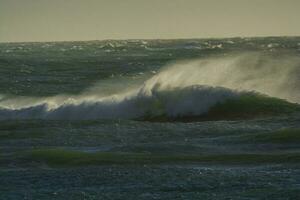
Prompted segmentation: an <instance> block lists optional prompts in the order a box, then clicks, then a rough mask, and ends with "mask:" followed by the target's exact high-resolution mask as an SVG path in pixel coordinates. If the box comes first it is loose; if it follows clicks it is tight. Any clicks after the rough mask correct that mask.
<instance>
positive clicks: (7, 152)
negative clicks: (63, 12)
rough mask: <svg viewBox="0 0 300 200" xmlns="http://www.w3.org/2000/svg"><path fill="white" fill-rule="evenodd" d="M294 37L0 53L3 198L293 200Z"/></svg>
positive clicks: (36, 47) (298, 50)
mask: <svg viewBox="0 0 300 200" xmlns="http://www.w3.org/2000/svg"><path fill="white" fill-rule="evenodd" d="M299 103H300V37H261V38H225V39H180V40H179V39H178V40H105V41H74V42H32V43H30V42H29V43H0V199H5V200H10V199H64V200H65V199H72V200H76V199H107V200H108V199H120V200H125V199H129V200H131V199H163V200H167V199H172V200H175V199H243V200H245V199H272V200H273V199H299V198H300V168H299V167H300V105H299Z"/></svg>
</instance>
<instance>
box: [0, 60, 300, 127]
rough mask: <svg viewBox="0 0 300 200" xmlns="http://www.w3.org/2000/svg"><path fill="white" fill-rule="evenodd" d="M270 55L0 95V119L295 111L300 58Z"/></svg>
mask: <svg viewBox="0 0 300 200" xmlns="http://www.w3.org/2000/svg"><path fill="white" fill-rule="evenodd" d="M274 59H275V58H271V57H268V56H266V55H258V54H247V55H245V54H243V55H238V56H233V57H232V56H231V57H222V58H221V57H220V58H210V59H204V60H198V61H192V62H184V63H176V64H173V65H170V66H167V67H165V68H164V69H163V70H161V72H160V73H158V74H156V75H154V76H153V77H151V78H150V79H148V80H146V81H145V82H144V83H143V84H142V85H135V86H132V88H128V89H127V90H126V91H125V92H120V91H116V92H114V93H112V94H109V95H105V94H103V93H101V90H100V91H97V90H91V91H90V92H85V93H83V94H81V95H77V96H70V95H59V96H55V97H45V98H33V97H5V96H1V98H0V119H1V120H5V119H55V120H76V119H117V118H122V119H137V120H152V121H166V120H177V119H194V118H198V119H199V117H200V118H201V117H202V118H203V119H204V118H205V119H212V120H214V119H227V118H228V119H229V118H239V117H242V118H244V117H250V116H251V117H255V116H265V115H277V114H286V113H291V112H293V111H299V106H298V104H294V103H299V99H300V98H299V94H300V93H299V87H300V81H299V77H298V74H299V72H300V68H299V63H300V61H299V59H298V58H295V57H286V58H285V59H283V61H278V62H275V61H276V60H274ZM116 84H117V83H116ZM106 87H108V86H107V85H106ZM260 93H262V94H266V95H261V94H260ZM267 95H268V96H267ZM269 96H272V97H269ZM279 98H281V99H286V100H288V101H291V102H294V103H289V102H288V101H286V100H280V99H279ZM183 121H184V120H183Z"/></svg>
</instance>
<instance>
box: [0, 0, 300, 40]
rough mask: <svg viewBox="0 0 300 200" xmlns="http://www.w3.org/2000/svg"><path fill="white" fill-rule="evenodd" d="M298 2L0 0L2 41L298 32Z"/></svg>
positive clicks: (233, 35) (234, 0) (0, 36)
mask: <svg viewBox="0 0 300 200" xmlns="http://www.w3.org/2000/svg"><path fill="white" fill-rule="evenodd" d="M299 21H300V0H0V42H23V41H64V40H103V39H158V38H161V39H166V38H211V37H236V36H242V37H245V36H283V35H284V36H289V35H291V36H300V22H299Z"/></svg>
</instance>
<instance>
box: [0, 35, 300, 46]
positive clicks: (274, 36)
mask: <svg viewBox="0 0 300 200" xmlns="http://www.w3.org/2000/svg"><path fill="white" fill-rule="evenodd" d="M287 37H291V38H293V37H300V35H268V36H228V37H190V38H185V37H182V38H181V37H179V38H131V39H122V38H115V39H110V38H108V39H87V40H40V41H6V42H5V41H0V44H17V43H55V42H91V41H130V40H138V41H139V40H148V41H150V40H220V39H235V38H287Z"/></svg>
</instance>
